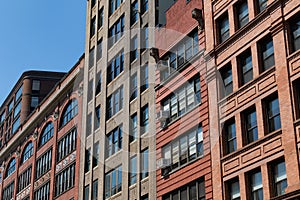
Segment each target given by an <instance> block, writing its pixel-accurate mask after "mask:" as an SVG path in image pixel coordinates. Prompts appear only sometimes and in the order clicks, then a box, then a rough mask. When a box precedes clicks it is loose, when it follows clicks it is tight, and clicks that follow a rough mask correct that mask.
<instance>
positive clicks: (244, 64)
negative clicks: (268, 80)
mask: <svg viewBox="0 0 300 200" xmlns="http://www.w3.org/2000/svg"><path fill="white" fill-rule="evenodd" d="M237 60H238V65H239V66H238V67H239V71H240V86H242V85H244V84H246V83H248V82H249V81H251V80H252V79H253V67H252V55H251V50H247V51H246V52H244V53H242V54H241V55H239V56H238V58H237Z"/></svg>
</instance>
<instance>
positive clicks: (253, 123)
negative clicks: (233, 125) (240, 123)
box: [244, 108, 258, 144]
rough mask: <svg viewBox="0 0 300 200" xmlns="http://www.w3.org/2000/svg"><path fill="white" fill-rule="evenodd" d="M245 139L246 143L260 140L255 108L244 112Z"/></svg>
mask: <svg viewBox="0 0 300 200" xmlns="http://www.w3.org/2000/svg"><path fill="white" fill-rule="evenodd" d="M244 123H245V124H244V125H245V133H246V135H245V137H246V138H245V139H246V144H249V143H251V142H254V141H256V140H258V130H257V120H256V111H255V108H251V109H249V110H247V111H245V112H244Z"/></svg>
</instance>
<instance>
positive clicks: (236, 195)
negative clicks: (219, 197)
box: [226, 178, 241, 200]
mask: <svg viewBox="0 0 300 200" xmlns="http://www.w3.org/2000/svg"><path fill="white" fill-rule="evenodd" d="M226 186H227V189H226V191H228V194H227V199H230V200H240V198H241V194H240V183H239V179H238V178H234V179H232V180H230V181H228V182H227V183H226Z"/></svg>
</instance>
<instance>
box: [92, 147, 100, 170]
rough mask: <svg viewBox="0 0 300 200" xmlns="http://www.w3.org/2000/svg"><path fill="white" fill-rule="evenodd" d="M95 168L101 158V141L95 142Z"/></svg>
mask: <svg viewBox="0 0 300 200" xmlns="http://www.w3.org/2000/svg"><path fill="white" fill-rule="evenodd" d="M93 152H94V153H93V168H94V167H96V166H98V164H99V159H100V146H99V142H97V143H95V144H94V148H93Z"/></svg>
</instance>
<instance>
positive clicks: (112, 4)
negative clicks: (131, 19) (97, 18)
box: [109, 0, 124, 15]
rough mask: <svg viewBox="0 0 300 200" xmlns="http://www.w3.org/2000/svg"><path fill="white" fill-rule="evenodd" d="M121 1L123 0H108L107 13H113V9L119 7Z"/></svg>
mask: <svg viewBox="0 0 300 200" xmlns="http://www.w3.org/2000/svg"><path fill="white" fill-rule="evenodd" d="M123 1H124V0H109V15H111V14H113V13H114V12H115V10H117V9H118V8H119V7H120V5H121V3H123Z"/></svg>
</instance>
